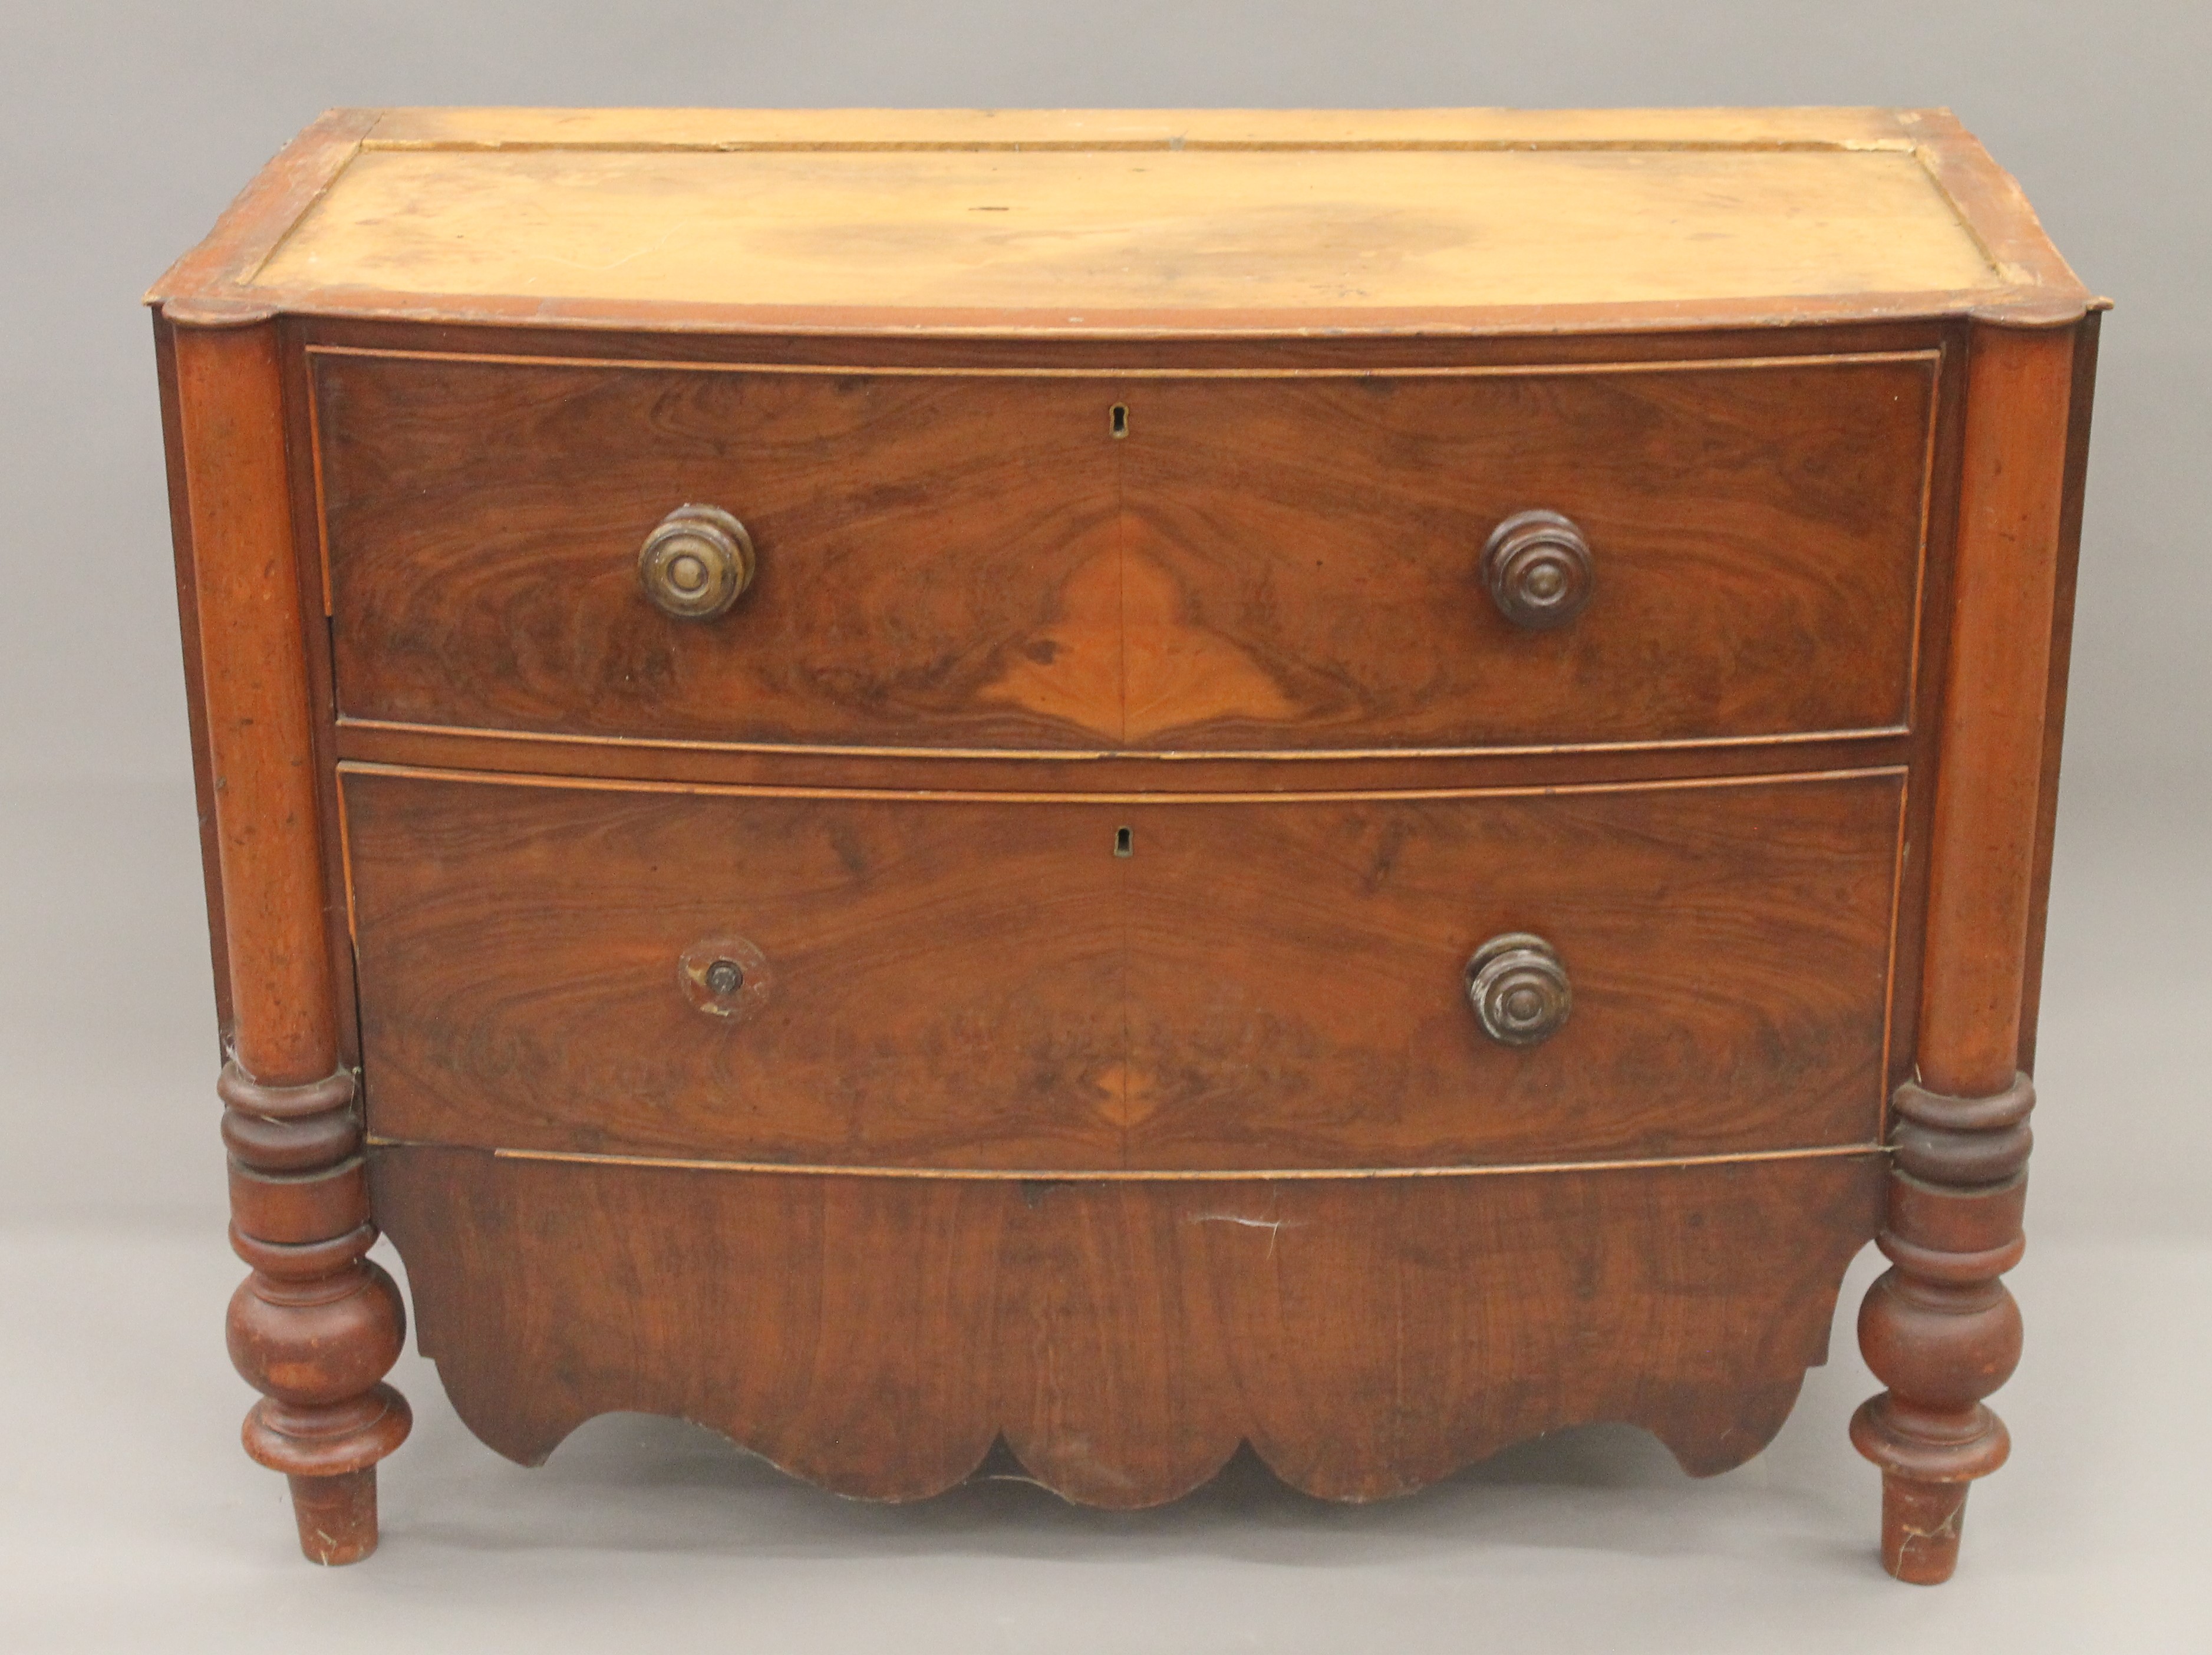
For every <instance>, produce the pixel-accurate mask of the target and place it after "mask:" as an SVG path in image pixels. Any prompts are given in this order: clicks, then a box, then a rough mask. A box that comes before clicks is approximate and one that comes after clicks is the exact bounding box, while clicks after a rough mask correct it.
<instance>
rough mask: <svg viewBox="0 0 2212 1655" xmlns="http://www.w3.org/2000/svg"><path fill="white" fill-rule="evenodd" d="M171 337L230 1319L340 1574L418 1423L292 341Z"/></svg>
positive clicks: (235, 1349) (369, 1530) (263, 1425)
mask: <svg viewBox="0 0 2212 1655" xmlns="http://www.w3.org/2000/svg"><path fill="white" fill-rule="evenodd" d="M160 326H161V330H162V332H161V333H160V335H159V336H158V337H159V338H160V339H161V344H162V345H163V350H162V364H163V373H164V375H165V378H166V379H167V386H165V390H166V391H167V396H166V398H165V401H166V402H167V405H168V407H169V409H170V411H172V414H173V425H172V430H171V435H172V440H173V442H174V443H175V445H176V452H177V453H178V454H179V457H180V459H181V465H179V467H178V468H176V471H175V472H173V476H174V477H176V478H178V484H177V486H178V487H179V492H180V494H181V496H182V508H181V509H180V510H179V512H177V513H176V514H174V516H175V520H176V522H177V525H178V530H177V534H178V545H177V553H178V558H179V572H180V575H181V577H182V578H181V579H180V581H179V589H180V591H182V592H184V593H186V594H187V595H188V599H189V601H190V604H191V618H192V619H193V622H194V624H196V626H197V634H198V644H199V648H198V649H197V655H196V659H197V669H198V688H199V690H200V693H201V699H202V703H203V709H204V713H203V717H202V718H201V720H200V721H198V728H197V736H198V740H199V750H198V751H197V755H196V757H197V762H198V763H199V764H200V765H201V767H202V770H203V776H204V781H205V782H206V783H207V786H206V788H205V794H204V796H205V797H207V798H208V799H209V800H211V801H212V805H213V810H214V817H215V832H214V836H213V837H214V842H215V847H216V864H217V868H218V871H219V875H220V877H219V879H218V880H217V882H216V883H217V884H218V885H219V887H220V892H221V904H220V910H219V911H218V912H217V913H216V916H215V919H216V931H217V934H218V935H219V936H220V937H221V938H222V944H223V948H222V954H223V958H222V970H223V973H224V977H225V979H226V981H225V983H224V984H223V986H224V987H225V988H226V989H227V990H228V994H227V996H226V1003H227V1005H228V1009H229V1026H228V1029H227V1031H226V1035H227V1045H228V1055H229V1059H230V1061H229V1062H228V1063H227V1064H226V1066H225V1068H224V1070H223V1074H222V1080H221V1082H220V1084H219V1086H218V1087H217V1090H218V1091H219V1092H220V1093H221V1094H222V1100H223V1103H224V1104H225V1105H226V1108H225V1110H224V1114H223V1125H222V1131H223V1141H224V1143H225V1144H226V1145H227V1146H228V1148H229V1151H230V1200H231V1219H232V1222H231V1244H232V1246H233V1247H234V1249H235V1250H237V1252H238V1255H239V1256H240V1257H241V1258H243V1259H244V1260H245V1261H246V1263H247V1265H248V1266H249V1267H251V1269H252V1275H249V1276H248V1277H247V1278H246V1282H245V1284H244V1285H243V1286H242V1287H240V1288H239V1290H238V1292H237V1293H236V1295H235V1296H234V1298H233V1299H231V1302H230V1315H229V1321H228V1336H229V1345H230V1355H231V1360H232V1361H233V1362H234V1364H235V1365H236V1366H237V1368H238V1371H239V1372H240V1373H241V1374H243V1375H244V1376H245V1377H246V1380H247V1382H248V1383H249V1384H252V1386H253V1387H254V1388H255V1389H256V1390H259V1391H260V1392H261V1393H262V1400H261V1401H260V1402H258V1403H257V1404H256V1405H255V1406H254V1409H253V1410H252V1413H250V1414H249V1415H247V1416H246V1428H245V1439H246V1451H247V1452H248V1453H249V1454H251V1455H252V1457H254V1458H255V1459H257V1460H258V1461H259V1462H260V1463H262V1464H264V1465H266V1466H270V1467H271V1468H273V1469H276V1470H279V1471H282V1472H283V1473H285V1474H286V1476H289V1478H290V1480H291V1489H292V1502H293V1506H294V1509H295V1512H297V1514H298V1517H299V1524H300V1544H301V1549H302V1550H303V1551H304V1552H305V1553H306V1554H307V1556H308V1557H309V1558H311V1559H313V1561H316V1562H319V1563H350V1562H354V1561H356V1560H358V1559H360V1558H362V1557H366V1556H367V1555H368V1554H369V1553H370V1552H371V1551H373V1550H374V1549H375V1547H376V1470H375V1465H376V1462H377V1461H378V1460H380V1459H381V1458H382V1457H384V1456H385V1455H386V1454H388V1453H390V1452H391V1451H392V1450H393V1449H394V1448H396V1447H398V1445H399V1443H400V1441H401V1440H402V1439H404V1437H405V1436H406V1435H407V1431H408V1427H409V1424H410V1421H409V1416H408V1411H407V1404H406V1403H405V1402H403V1401H401V1400H400V1397H399V1394H398V1392H397V1391H395V1390H392V1388H391V1387H390V1386H389V1385H387V1384H384V1383H382V1381H383V1378H384V1375H385V1374H386V1372H388V1371H389V1370H390V1368H391V1366H392V1362H393V1361H394V1360H397V1358H398V1354H399V1350H400V1342H401V1338H402V1335H403V1332H404V1326H405V1321H404V1312H403V1311H402V1310H401V1307H400V1302H399V1295H398V1290H397V1289H396V1288H395V1287H393V1285H392V1279H391V1278H390V1277H389V1276H388V1275H386V1274H385V1273H384V1271H383V1270H381V1269H379V1268H378V1267H377V1266H376V1265H374V1264H373V1263H369V1262H368V1258H367V1257H366V1256H365V1255H366V1254H367V1253H368V1248H369V1245H370V1244H371V1243H373V1242H374V1240H375V1239H376V1231H375V1229H374V1226H373V1225H372V1224H371V1223H370V1220H369V1209H368V1183H367V1179H366V1177H365V1175H364V1171H363V1167H362V1159H361V1126H360V1123H359V1121H358V1119H357V1118H356V1114H355V1110H354V1080H353V1075H352V1073H351V1072H350V1070H349V1069H348V1068H345V1067H344V1066H343V1064H342V1062H341V1061H340V1052H339V1045H338V1027H339V1012H338V1005H337V984H336V982H335V980H334V977H335V973H334V970H333V964H332V958H331V937H330V934H329V930H328V928H327V926H326V924H325V908H326V904H327V901H328V893H327V891H326V887H325V862H324V840H323V827H322V821H321V818H322V813H323V812H322V808H321V797H320V788H319V770H318V764H317V759H316V755H315V743H314V725H313V720H314V717H315V714H314V713H313V709H312V703H311V691H310V688H309V675H308V671H307V642H306V640H307V633H308V630H309V629H310V628H312V627H315V626H318V625H319V624H320V621H321V612H320V611H321V605H320V604H319V602H316V603H313V605H309V604H307V603H305V602H303V599H302V593H301V581H300V575H299V564H298V562H297V560H296V558H295V555H294V546H293V538H292V514H291V504H290V496H289V482H290V478H289V469H288V463H287V454H286V450H285V423H284V394H283V372H282V352H281V342H280V339H279V335H278V330H277V326H276V323H275V322H274V321H273V320H272V319H270V318H269V317H268V316H267V315H265V314H259V313H251V312H246V311H244V310H242V309H240V308H238V307H228V308H227V307H214V308H212V309H202V310H198V311H195V312H192V313H188V314H180V313H179V312H178V310H177V308H176V307H170V309H168V310H167V311H166V312H165V313H164V314H163V316H162V318H161V324H160ZM191 659H194V657H193V656H191V655H189V654H188V660H191Z"/></svg>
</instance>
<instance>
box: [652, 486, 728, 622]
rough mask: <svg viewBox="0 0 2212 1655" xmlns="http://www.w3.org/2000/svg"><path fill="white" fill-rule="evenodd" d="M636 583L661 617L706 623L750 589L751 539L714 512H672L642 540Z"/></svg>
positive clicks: (723, 514)
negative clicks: (660, 613) (746, 589)
mask: <svg viewBox="0 0 2212 1655" xmlns="http://www.w3.org/2000/svg"><path fill="white" fill-rule="evenodd" d="M637 578H638V581H639V582H640V584H641V585H642V586H643V587H645V595H646V596H647V597H648V598H650V599H653V606H654V607H655V608H657V609H659V611H661V612H662V613H663V614H665V615H672V616H674V617H675V618H677V619H678V620H679V621H710V620H712V619H714V617H715V616H717V615H720V613H722V612H723V611H725V610H726V609H728V608H729V606H730V605H732V604H733V603H735V602H737V600H738V599H739V598H741V597H743V596H744V591H745V588H746V587H749V586H750V585H751V584H752V583H753V538H752V536H750V534H747V533H746V532H745V526H744V524H743V523H740V522H739V521H738V520H737V519H736V518H734V517H732V516H731V515H730V514H729V513H727V512H726V511H723V510H722V509H720V508H719V507H715V506H678V508H676V509H675V510H674V511H672V512H671V513H669V514H668V515H667V516H665V517H664V518H662V519H661V520H660V524H659V526H658V527H657V528H655V529H654V530H653V532H652V533H650V534H648V535H647V536H646V537H645V545H643V547H641V549H640V550H639V551H638V554H637Z"/></svg>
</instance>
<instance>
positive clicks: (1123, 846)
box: [1114, 828, 1137, 856]
mask: <svg viewBox="0 0 2212 1655" xmlns="http://www.w3.org/2000/svg"><path fill="white" fill-rule="evenodd" d="M1114 854H1115V855H1116V856H1133V855H1136V854H1137V836H1136V834H1135V833H1134V832H1133V831H1131V830H1130V829H1128V828H1115V830H1114Z"/></svg>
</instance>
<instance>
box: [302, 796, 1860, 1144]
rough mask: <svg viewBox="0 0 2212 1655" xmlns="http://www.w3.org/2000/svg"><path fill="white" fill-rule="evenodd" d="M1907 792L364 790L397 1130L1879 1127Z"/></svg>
mask: <svg viewBox="0 0 2212 1655" xmlns="http://www.w3.org/2000/svg"><path fill="white" fill-rule="evenodd" d="M1900 791H1901V779H1900V778H1899V777H1898V776H1895V775H1893V774H1891V775H1883V774H1879V773H1877V774H1873V775H1860V776H1845V777H1838V778H1827V779H1817V780H1809V781H1808V780H1797V781H1780V782H1761V783H1748V784H1744V785H1735V786H1727V785H1724V786H1717V787H1683V788H1654V789H1621V790H1610V789H1595V790H1590V791H1587V792H1578V791H1565V792H1560V793H1557V794H1517V795H1516V794H1497V795H1490V796H1483V795H1473V796H1461V797H1456V798H1455V797H1443V798H1431V799H1425V800H1424V799H1407V798H1404V797H1401V796H1394V795H1389V794H1383V795H1376V796H1370V797H1367V798H1353V799H1328V798H1322V799H1299V800H1289V801H1285V800H1276V799H1268V800H1264V801H1255V800H1243V801H1231V802H1223V803H1212V804H1208V803H1201V802H1197V801H1194V800H1183V801H1178V802H1170V801H1163V800H1144V799H1139V800H1102V799H1097V798H1088V797H1073V798H1068V799H1061V800H1051V799H1042V800H1029V801H1024V800H1020V799H1018V798H1006V799H993V798H990V797H988V796H974V795H971V796H966V797H957V796H956V797H946V796H945V795H941V794H938V795H932V794H920V795H909V796H905V797H900V796H896V795H890V796H878V797H872V798H871V797H867V796H865V795H854V794H835V793H828V794H815V795H807V794H780V793H777V792H775V791H770V790H762V791H758V792H737V791H706V790H700V791H672V790H654V789H649V788H635V787H625V786H618V785H613V784H600V785H598V786H585V785H580V784H574V783H568V784H563V783H560V782H544V783H543V784H540V785H511V784H501V783H497V782H487V781H477V780H471V779H470V778H467V777H465V776H447V777H425V776H407V775H396V774H387V773H381V772H377V771H374V770H363V769H361V768H358V767H348V769H347V771H346V773H345V796H346V804H347V819H348V829H349V844H350V846H351V860H352V867H353V877H354V904H355V910H356V942H357V946H358V949H359V953H360V958H361V977H362V994H363V1000H362V1034H363V1062H364V1068H365V1074H366V1076H367V1080H368V1089H369V1098H370V1105H369V1107H370V1117H369V1119H370V1124H371V1128H372V1129H373V1130H374V1132H375V1133H376V1134H378V1135H380V1136H384V1137H388V1138H395V1139H405V1140H416V1141H435V1142H447V1143H462V1144H474V1145H479V1146H483V1147H502V1146H506V1147H526V1148H537V1149H553V1150H563V1149H568V1150H582V1151H587V1152H633V1153H646V1154H666V1153H674V1154H679V1155H680V1154H698V1155H709V1156H714V1155H720V1156H723V1157H726V1158H728V1159H745V1160H768V1161H777V1160H784V1161H795V1162H805V1163H827V1164H832V1165H836V1164H845V1165H920V1166H932V1165H934V1166H946V1167H963V1166H1000V1167H1014V1168H1037V1169H1060V1170H1072V1169H1081V1168H1086V1167H1121V1166H1135V1167H1163V1168H1171V1167H1208V1166H1212V1167H1255V1166H1258V1167H1270V1166H1283V1167H1291V1166H1361V1165H1455V1164H1462V1163H1468V1164H1472V1163H1483V1162H1498V1161H1506V1162H1510V1161H1515V1160H1527V1159H1554V1158H1560V1159H1604V1158H1610V1157H1615V1156H1643V1155H1663V1154H1699V1153H1715V1152H1724V1151H1729V1150H1765V1149H1778V1148H1784V1149H1795V1148H1802V1147H1813V1146H1816V1145H1823V1144H1839V1143H1854V1142H1858V1143H1863V1142H1867V1141H1871V1140H1872V1139H1873V1137H1874V1136H1875V1133H1876V1131H1877V1129H1878V1124H1879V1119H1880V1110H1881V1096H1882V1092H1883V1090H1884V1080H1883V1071H1882V1063H1883V1055H1884V1050H1883V1037H1884V1009H1885V1005H1886V998H1885V995H1886V982H1887V969H1888V954H1889V946H1890V926H1891V916H1892V904H1893V900H1894V887H1893V879H1894V875H1895V870H1896V854H1897V853H1896V845H1897V832H1898V826H1899V800H1900ZM1122 827H1127V828H1128V829H1129V830H1130V834H1131V841H1130V850H1131V852H1132V854H1130V855H1127V856H1119V855H1115V854H1114V853H1115V836H1116V834H1117V831H1118V830H1120V829H1121V828H1122ZM1516 928H1538V929H1542V930H1544V931H1545V932H1546V933H1547V935H1549V936H1551V938H1552V940H1553V941H1554V942H1555V943H1557V945H1558V946H1559V948H1560V950H1561V952H1563V953H1564V954H1565V956H1566V958H1567V961H1568V964H1569V968H1570V970H1571V971H1572V972H1573V974H1574V978H1575V983H1576V994H1577V1005H1578V1007H1579V1009H1578V1011H1577V1016H1576V1019H1575V1020H1574V1022H1573V1023H1571V1025H1569V1027H1568V1028H1567V1029H1566V1030H1565V1031H1563V1032H1562V1033H1561V1034H1560V1035H1559V1037H1557V1038H1556V1039H1555V1040H1554V1041H1553V1042H1551V1043H1548V1044H1547V1045H1545V1046H1543V1047H1540V1048H1536V1049H1534V1050H1508V1049H1506V1048H1503V1047H1499V1046H1498V1045H1496V1044H1494V1043H1492V1042H1491V1041H1489V1040H1487V1039H1486V1037H1484V1036H1483V1035H1482V1033H1481V1032H1480V1028H1479V1027H1478V1025H1477V1024H1476V1020H1475V1019H1474V1013H1473V1011H1472V1008H1471V1007H1469V1006H1468V1004H1467V1002H1466V1000H1465V998H1464V994H1463V989H1462V970H1463V969H1464V967H1465V965H1466V963H1467V960H1468V957H1469V955H1470V954H1471V953H1472V952H1474V948H1475V946H1476V945H1477V944H1479V943H1480V942H1481V941H1483V940H1485V939H1486V937H1488V936H1490V935H1492V934H1494V933H1496V932H1498V931H1501V930H1509V929H1516ZM725 934H726V935H731V936H738V937H743V938H744V939H746V940H749V941H750V943H751V944H753V945H754V946H757V947H758V949H759V950H760V951H761V952H763V954H764V955H765V956H766V958H768V960H769V962H770V963H771V965H772V968H773V970H774V971H775V983H774V987H773V989H772V991H771V992H770V994H769V998H768V1000H767V1001H766V1003H765V1004H763V1006H762V1007H760V1008H759V1010H758V1012H757V1013H752V1012H748V1013H747V1014H746V1016H745V1017H744V1019H742V1020H740V1021H739V1022H737V1023H735V1024H731V1023H726V1022H723V1021H720V1020H719V1019H712V1018H705V1017H702V1016H701V1015H700V1013H698V1012H697V1011H696V1010H695V1009H694V1008H693V1007H692V1006H691V1004H690V1002H689V1001H687V1000H686V999H685V998H684V995H683V993H682V992H681V990H680V985H679V983H678V979H677V964H676V962H677V959H678V956H679V955H680V954H681V953H682V952H684V950H685V949H686V948H688V947H690V946H692V945H693V944H695V943H696V942H698V941H700V940H702V939H707V938H712V937H716V936H720V935H725Z"/></svg>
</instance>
